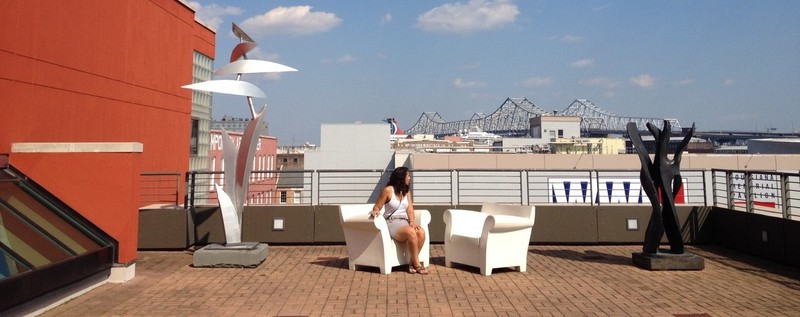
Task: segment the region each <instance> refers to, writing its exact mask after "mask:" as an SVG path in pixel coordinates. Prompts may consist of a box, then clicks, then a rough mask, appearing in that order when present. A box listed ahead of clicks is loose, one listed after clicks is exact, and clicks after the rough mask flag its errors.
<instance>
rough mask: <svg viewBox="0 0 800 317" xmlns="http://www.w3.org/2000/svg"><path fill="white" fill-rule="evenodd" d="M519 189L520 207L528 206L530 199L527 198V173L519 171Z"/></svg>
mask: <svg viewBox="0 0 800 317" xmlns="http://www.w3.org/2000/svg"><path fill="white" fill-rule="evenodd" d="M519 185H520V186H519V188H520V191H521V192H522V201H521V203H522V205H523V206H526V205H528V204H530V197H528V171H526V170H521V171H520V172H519Z"/></svg>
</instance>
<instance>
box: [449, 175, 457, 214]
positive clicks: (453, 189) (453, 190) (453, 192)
mask: <svg viewBox="0 0 800 317" xmlns="http://www.w3.org/2000/svg"><path fill="white" fill-rule="evenodd" d="M458 196H459V195H458V171H457V170H452V171H450V204H451V205H453V206H457V205H458V204H459V197H458Z"/></svg>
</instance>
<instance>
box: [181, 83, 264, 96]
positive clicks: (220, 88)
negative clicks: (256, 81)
mask: <svg viewBox="0 0 800 317" xmlns="http://www.w3.org/2000/svg"><path fill="white" fill-rule="evenodd" d="M181 88H186V89H192V90H202V91H210V92H218V93H221V94H228V95H237V96H249V97H254V98H267V95H266V94H265V93H264V91H262V90H261V89H260V88H258V87H256V85H253V84H251V83H248V82H246V81H241V80H230V79H219V80H209V81H204V82H200V83H195V84H191V85H185V86H181Z"/></svg>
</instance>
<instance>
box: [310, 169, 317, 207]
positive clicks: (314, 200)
mask: <svg viewBox="0 0 800 317" xmlns="http://www.w3.org/2000/svg"><path fill="white" fill-rule="evenodd" d="M317 205H319V171H317V170H313V171H311V206H317Z"/></svg>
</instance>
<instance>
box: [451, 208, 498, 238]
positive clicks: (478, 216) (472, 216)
mask: <svg viewBox="0 0 800 317" xmlns="http://www.w3.org/2000/svg"><path fill="white" fill-rule="evenodd" d="M487 217H488V215H486V214H484V213H480V212H477V211H472V210H464V209H447V210H445V211H444V216H443V218H444V223H445V237H446V238H447V237H450V236H452V235H460V236H466V237H480V235H481V230H482V228H483V226H484V223H485V222H486V219H487Z"/></svg>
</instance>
